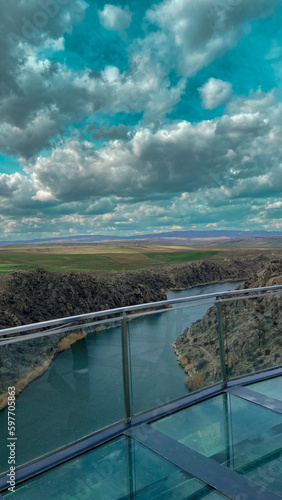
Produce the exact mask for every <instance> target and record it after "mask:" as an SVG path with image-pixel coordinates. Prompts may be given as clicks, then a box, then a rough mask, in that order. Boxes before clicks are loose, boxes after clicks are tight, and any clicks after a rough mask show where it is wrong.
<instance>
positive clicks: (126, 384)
mask: <svg viewBox="0 0 282 500" xmlns="http://www.w3.org/2000/svg"><path fill="white" fill-rule="evenodd" d="M121 345H122V373H123V396H124V410H125V417H126V421H127V423H130V422H131V416H132V415H131V373H130V356H129V346H128V328H127V317H126V313H123V318H122V320H121Z"/></svg>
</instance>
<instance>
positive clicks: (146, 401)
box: [128, 300, 221, 414]
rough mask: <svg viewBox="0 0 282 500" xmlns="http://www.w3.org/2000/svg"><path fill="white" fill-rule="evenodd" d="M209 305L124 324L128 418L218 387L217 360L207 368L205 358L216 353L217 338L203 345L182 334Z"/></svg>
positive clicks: (198, 339)
mask: <svg viewBox="0 0 282 500" xmlns="http://www.w3.org/2000/svg"><path fill="white" fill-rule="evenodd" d="M212 303H213V301H212V300H208V301H207V300H199V301H197V303H196V304H193V305H191V304H190V305H189V306H187V305H186V306H183V305H181V307H180V306H173V307H172V308H169V309H167V310H166V311H164V312H160V313H152V314H149V315H147V316H142V317H138V318H132V319H129V322H128V330H129V337H130V350H131V373H132V394H133V413H134V414H136V413H139V412H141V411H144V410H148V409H150V408H155V407H156V406H159V405H162V404H165V403H167V402H169V401H172V400H175V399H177V398H180V397H182V396H185V395H187V394H188V393H189V392H191V391H194V390H197V389H201V388H203V387H205V386H207V385H212V384H214V383H215V382H218V381H220V379H221V372H220V364H219V360H218V356H217V360H216V363H213V364H210V353H209V350H210V349H212V350H214V351H216V350H217V346H218V339H217V333H215V338H214V339H213V341H212V342H209V343H208V345H207V343H206V342H205V334H204V333H203V334H201V335H200V334H199V335H197V337H196V335H194V334H193V336H192V337H191V336H190V335H189V329H187V327H189V326H190V325H191V324H192V322H195V321H197V320H198V319H199V318H202V317H203V315H204V314H205V313H206V311H207V309H208V308H209V307H210V306H211V305H212ZM129 318H130V317H129ZM195 324H197V323H195ZM183 332H184V333H183ZM187 332H188V333H187Z"/></svg>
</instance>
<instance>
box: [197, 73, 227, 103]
mask: <svg viewBox="0 0 282 500" xmlns="http://www.w3.org/2000/svg"><path fill="white" fill-rule="evenodd" d="M199 92H200V96H201V99H202V104H203V107H204V108H205V109H215V108H217V107H218V106H220V104H223V103H225V102H226V101H227V100H228V99H229V98H230V96H231V92H232V85H231V83H230V82H224V81H223V80H218V79H216V78H210V79H209V80H208V81H207V82H206V83H205V84H204V85H203V86H202V87H200V88H199Z"/></svg>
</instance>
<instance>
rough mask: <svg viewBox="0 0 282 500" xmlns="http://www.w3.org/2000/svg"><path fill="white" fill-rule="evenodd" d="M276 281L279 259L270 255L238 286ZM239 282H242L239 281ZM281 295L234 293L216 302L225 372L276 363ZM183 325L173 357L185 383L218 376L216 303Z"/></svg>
mask: <svg viewBox="0 0 282 500" xmlns="http://www.w3.org/2000/svg"><path fill="white" fill-rule="evenodd" d="M273 285H282V262H281V260H277V259H274V260H272V261H270V262H269V263H267V264H265V265H264V266H263V267H262V268H261V269H259V270H258V271H257V272H256V273H255V274H254V276H252V277H251V278H250V279H249V280H247V282H246V283H245V284H244V288H256V287H265V286H273ZM241 288H242V287H241ZM281 298H282V295H281V294H279V295H272V296H268V297H267V296H261V295H260V296H258V297H256V298H252V299H246V298H243V299H242V298H240V299H239V296H238V297H237V296H236V297H235V298H234V300H232V301H229V302H225V303H222V304H221V305H220V307H221V310H222V323H223V332H224V341H225V348H226V354H227V359H228V370H229V375H230V377H236V376H241V375H244V374H249V373H253V372H256V371H260V370H265V369H269V368H273V367H275V366H278V365H281V363H282V313H281V310H282V308H281V306H282V299H281ZM217 307H218V306H217V305H214V306H213V307H211V308H210V309H209V310H208V311H207V313H206V315H205V316H204V317H203V318H202V319H201V320H199V321H196V322H195V323H193V324H192V326H191V327H190V328H187V329H186V330H185V331H184V333H183V334H182V335H180V336H179V337H178V338H177V340H176V342H175V344H174V347H175V351H176V354H177V355H178V361H179V363H180V365H181V366H182V367H183V369H184V371H185V372H186V374H187V377H186V384H187V386H188V387H189V388H191V389H197V388H201V387H203V386H205V385H208V384H210V383H213V382H216V381H218V380H220V377H221V368H220V358H219V344H218V330H219V321H218V309H217Z"/></svg>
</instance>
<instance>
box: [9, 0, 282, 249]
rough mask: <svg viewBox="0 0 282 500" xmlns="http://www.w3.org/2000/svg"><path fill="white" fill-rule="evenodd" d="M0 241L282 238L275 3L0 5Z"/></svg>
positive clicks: (281, 17) (19, 0)
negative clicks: (221, 233) (161, 235)
mask: <svg viewBox="0 0 282 500" xmlns="http://www.w3.org/2000/svg"><path fill="white" fill-rule="evenodd" d="M0 7H1V19H0V239H1V240H23V239H33V238H48V237H60V236H64V237H65V236H74V235H79V234H105V235H114V236H127V235H138V234H142V233H154V232H155V233H157V232H164V231H175V230H197V231H198V230H203V231H204V230H209V231H210V230H212V229H214V230H248V231H251V230H269V231H270V230H271V231H279V230H280V231H281V230H282V197H281V192H282V141H281V137H282V121H281V111H282V85H281V84H282V2H281V0H164V1H157V2H154V1H150V0H143V1H142V2H141V1H140V0H128V1H124V0H122V1H120V2H114V3H106V2H103V1H102V0H96V1H94V0H9V2H7V1H6V0H0Z"/></svg>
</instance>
